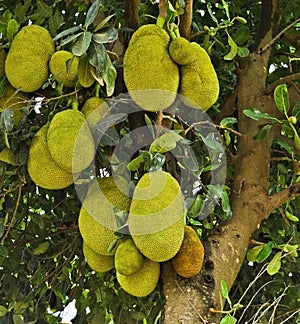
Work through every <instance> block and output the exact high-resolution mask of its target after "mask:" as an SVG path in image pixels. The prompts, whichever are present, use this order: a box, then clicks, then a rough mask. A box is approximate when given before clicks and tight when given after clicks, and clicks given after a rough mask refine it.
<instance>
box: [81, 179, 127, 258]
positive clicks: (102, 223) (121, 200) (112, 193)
mask: <svg viewBox="0 0 300 324" xmlns="http://www.w3.org/2000/svg"><path fill="white" fill-rule="evenodd" d="M122 190H123V189H122ZM129 205H130V198H129V197H128V196H127V195H126V194H124V193H123V192H121V191H120V190H119V189H118V187H117V185H116V184H115V182H114V179H113V177H106V178H101V179H99V180H98V181H95V182H93V183H92V184H91V186H90V188H89V190H88V192H87V195H86V198H85V200H84V202H83V205H82V207H81V209H80V213H79V218H78V224H79V231H80V233H81V236H82V238H83V241H84V242H85V244H86V245H88V246H89V247H90V248H91V249H93V250H94V251H95V252H96V253H99V254H102V255H113V254H115V252H116V249H115V248H114V249H113V250H112V251H109V250H110V246H111V244H112V242H113V241H115V240H116V239H118V238H119V237H118V236H117V235H116V234H115V232H116V231H117V230H118V224H117V221H116V217H115V208H117V209H118V210H121V211H125V212H126V211H128V210H129Z"/></svg>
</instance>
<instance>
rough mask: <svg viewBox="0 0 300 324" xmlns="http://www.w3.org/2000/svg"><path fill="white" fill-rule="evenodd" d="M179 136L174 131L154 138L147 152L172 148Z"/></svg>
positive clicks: (163, 151) (162, 151)
mask: <svg viewBox="0 0 300 324" xmlns="http://www.w3.org/2000/svg"><path fill="white" fill-rule="evenodd" d="M180 139H181V136H180V135H178V134H177V133H175V132H168V133H165V134H163V135H161V136H160V137H158V138H156V139H155V140H154V141H153V142H152V144H151V145H150V148H149V152H150V153H154V152H158V153H166V152H168V151H171V150H173V149H174V148H175V147H176V145H177V142H178V141H180Z"/></svg>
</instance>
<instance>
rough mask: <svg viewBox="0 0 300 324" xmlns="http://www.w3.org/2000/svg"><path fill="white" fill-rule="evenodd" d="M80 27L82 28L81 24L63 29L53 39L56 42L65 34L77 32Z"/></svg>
mask: <svg viewBox="0 0 300 324" xmlns="http://www.w3.org/2000/svg"><path fill="white" fill-rule="evenodd" d="M80 29H81V26H74V27H71V28H68V29H66V30H63V31H62V32H60V33H59V34H57V35H56V36H55V37H54V38H53V39H52V40H53V41H54V42H55V41H57V40H59V39H60V38H62V37H64V36H67V35H70V34H73V33H75V32H77V31H78V30H80Z"/></svg>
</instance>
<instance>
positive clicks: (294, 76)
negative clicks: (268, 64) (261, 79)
mask: <svg viewBox="0 0 300 324" xmlns="http://www.w3.org/2000/svg"><path fill="white" fill-rule="evenodd" d="M299 79H300V73H294V74H290V75H288V76H286V77H283V78H280V79H279V80H277V81H275V82H273V83H272V84H270V85H269V86H268V87H266V88H265V91H264V93H265V94H271V93H272V92H273V91H274V89H275V88H276V87H277V86H278V85H280V84H283V83H291V82H292V81H295V80H299Z"/></svg>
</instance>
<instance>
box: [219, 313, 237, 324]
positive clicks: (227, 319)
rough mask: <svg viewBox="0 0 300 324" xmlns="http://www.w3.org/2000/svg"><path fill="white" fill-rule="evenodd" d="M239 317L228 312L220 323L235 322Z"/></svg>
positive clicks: (231, 323) (232, 323) (230, 323)
mask: <svg viewBox="0 0 300 324" xmlns="http://www.w3.org/2000/svg"><path fill="white" fill-rule="evenodd" d="M236 322H237V319H236V318H234V317H232V316H231V315H230V314H227V315H226V316H225V317H223V318H222V319H221V322H220V324H235V323H236Z"/></svg>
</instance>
